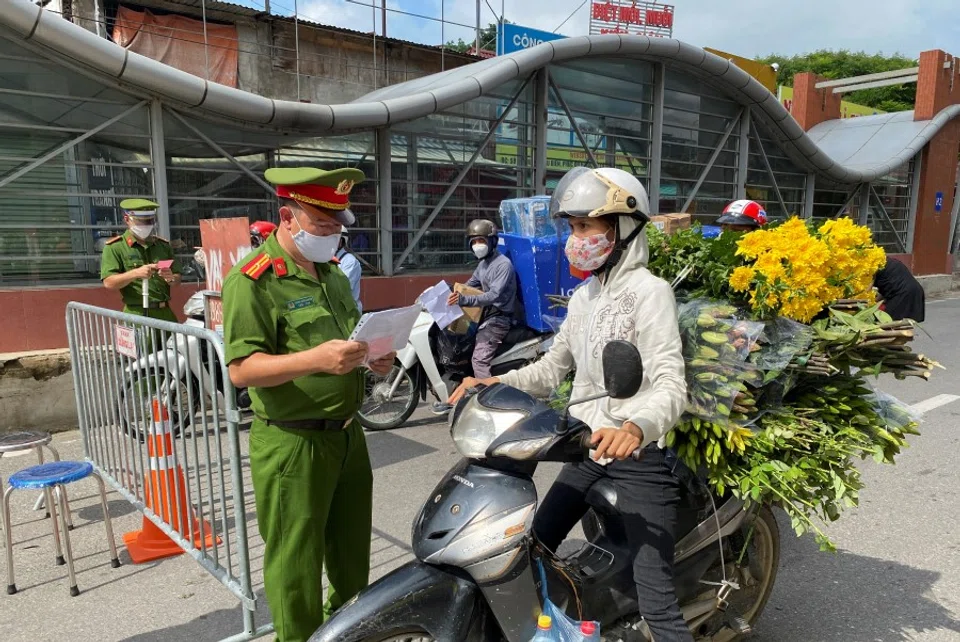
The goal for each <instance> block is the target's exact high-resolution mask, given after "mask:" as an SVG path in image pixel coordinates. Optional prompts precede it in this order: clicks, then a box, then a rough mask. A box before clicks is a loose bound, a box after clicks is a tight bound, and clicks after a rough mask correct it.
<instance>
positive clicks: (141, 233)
mask: <svg viewBox="0 0 960 642" xmlns="http://www.w3.org/2000/svg"><path fill="white" fill-rule="evenodd" d="M155 227H156V224H155V223H154V222H153V221H151V220H149V219H147V220H142V219H136V218H132V219H130V233H131V234H133V235H134V236H136V237H137V238H138V239H140V240H141V241H146V240H147V239H148V238H150V236H152V235H153V230H154V228H155Z"/></svg>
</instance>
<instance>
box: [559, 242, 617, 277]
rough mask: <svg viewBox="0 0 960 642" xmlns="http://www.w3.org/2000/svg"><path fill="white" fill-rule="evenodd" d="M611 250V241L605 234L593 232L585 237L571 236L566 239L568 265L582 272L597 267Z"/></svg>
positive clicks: (607, 256) (603, 261)
mask: <svg viewBox="0 0 960 642" xmlns="http://www.w3.org/2000/svg"><path fill="white" fill-rule="evenodd" d="M612 252H613V242H612V241H610V239H608V238H607V235H606V234H594V235H593V236H588V237H587V238H578V237H576V236H571V237H570V238H568V239H567V247H566V253H567V259H568V260H569V261H570V265H572V266H573V267H575V268H577V269H578V270H581V271H583V272H593V271H594V270H596V269H599V268H600V267H601V266H602V265H603V264H604V263H606V262H607V259H608V258H610V254H611V253H612Z"/></svg>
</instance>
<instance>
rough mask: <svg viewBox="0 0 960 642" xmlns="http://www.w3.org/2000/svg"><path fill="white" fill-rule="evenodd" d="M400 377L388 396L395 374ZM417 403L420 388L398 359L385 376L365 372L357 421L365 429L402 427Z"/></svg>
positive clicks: (395, 377)
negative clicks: (363, 390)
mask: <svg viewBox="0 0 960 642" xmlns="http://www.w3.org/2000/svg"><path fill="white" fill-rule="evenodd" d="M398 376H399V377H402V379H401V380H400V384H399V385H398V386H397V391H396V392H395V393H394V394H393V396H390V388H391V386H392V385H393V383H394V382H395V381H396V379H397V377H398ZM419 402H420V390H419V389H418V387H417V383H416V381H415V380H414V378H413V376H411V374H410V372H409V371H408V370H406V369H404V368H403V366H402V365H401V364H400V362H399V361H397V362H395V363H394V365H393V368H391V369H390V372H389V373H388V374H387V376H385V377H380V376H377V375H375V374H373V373H372V372H368V373H367V390H366V394H365V395H364V399H363V404H362V405H361V406H360V412H358V413H357V420H358V421H359V422H360V425H361V426H363V427H364V428H366V429H367V430H390V429H392V428H397V427H399V426H402V425H403V424H404V423H405V422H406V421H407V419H409V418H410V415H412V414H413V411H414V410H416V409H417V404H418V403H419Z"/></svg>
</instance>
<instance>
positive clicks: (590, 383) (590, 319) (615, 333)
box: [500, 217, 687, 463]
mask: <svg viewBox="0 0 960 642" xmlns="http://www.w3.org/2000/svg"><path fill="white" fill-rule="evenodd" d="M619 225H620V236H619V238H626V237H627V236H628V235H629V234H630V233H631V232H633V231H634V229H636V227H637V222H636V221H635V220H634V219H632V218H630V217H620V218H619ZM648 257H649V249H648V247H647V235H646V234H645V233H644V232H643V231H641V232H640V233H639V234H638V235H637V237H636V238H635V239H633V241H631V243H630V245H629V246H628V247H627V249H626V250H625V251H624V253H623V255H622V256H621V258H620V261H619V262H618V263H617V265H616V266H615V267H614V268H613V269H612V270H610V271H609V273H608V274H607V275H606V277H605V279H604V282H603V283H602V284H601V282H600V280H599V279H597V278H593V279H591V281H590V282H588V283H586V284H584V285H583V286H582V287H580V288H578V289H577V290H576V292H574V294H573V297H572V298H571V299H570V303H569V308H568V311H567V317H566V319H565V320H564V321H563V324H562V325H561V326H560V332H559V333H558V334H557V336H556V337H555V338H554V343H553V347H552V348H551V349H550V351H549V352H547V354H546V355H544V357H543V358H542V359H541V360H540V361H537V362H536V363H533V364H531V365H529V366H526V367H525V368H521V369H520V370H516V371H514V372H509V373H507V374H505V375H502V376H501V377H500V381H501V382H502V383H504V384H506V385H508V386H512V387H514V388H518V389H520V390H524V391H526V392H529V393H531V394H534V395H547V394H549V393H550V392H551V391H552V390H554V389H555V388H556V387H557V386H558V385H559V384H560V382H561V381H563V379H564V377H566V375H567V374H568V373H569V372H570V369H571V368H574V367H575V368H576V369H577V373H576V377H575V378H574V381H573V392H572V397H571V398H572V399H574V400H576V399H582V398H584V397H589V396H592V395H597V394H600V393H602V392H604V389H603V366H602V363H601V355H602V354H603V348H604V346H605V345H606V344H607V342H609V341H613V340H617V339H622V340H625V341H629V342H630V343H632V344H633V345H635V346H637V349H638V350H639V351H640V357H641V358H642V359H643V384H642V385H641V387H640V391H639V392H638V393H637V394H636V395H635V396H633V397H631V398H629V399H610V398H603V399H599V400H596V401H590V402H587V403H584V404H581V405H578V406H573V407H572V408H571V409H570V415H571V416H572V417H574V418H576V419H579V420H580V421H582V422H584V423H585V424H587V425H588V426H589V427H590V429H591V430H593V431H596V430H599V429H601V428H620V427H621V426H622V425H623V423H624V422H625V421H630V422H632V423H634V424H636V425H637V426H639V427H640V429H641V430H643V441H642V442H641V447H643V446H646V445H647V444H649V443H651V442H654V441H658V440H659V446H660V447H661V448H663V447H664V445H665V444H664V439H663V438H664V435H666V433H667V432H668V431H669V430H670V429H671V428H673V426H674V424H676V422H677V420H679V418H680V415H681V414H682V413H683V411H684V410H685V408H686V405H687V385H686V381H685V379H684V371H683V354H682V351H681V344H680V329H679V326H678V324H677V304H676V300H675V299H674V296H673V290H672V289H671V288H670V285H669V284H668V283H667V282H666V281H663V280H662V279H660V278H658V277H655V276H654V275H652V274H651V273H650V271H649V270H648V269H647V267H646V266H647V260H648ZM601 463H602V462H601Z"/></svg>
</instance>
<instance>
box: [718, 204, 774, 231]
mask: <svg viewBox="0 0 960 642" xmlns="http://www.w3.org/2000/svg"><path fill="white" fill-rule="evenodd" d="M766 223H767V212H766V210H764V209H763V206H762V205H760V203H758V202H756V201H734V202H732V203H730V204H729V205H727V206H726V207H725V208H723V214H722V215H721V216H720V218H718V219H717V224H718V225H719V226H720V229H722V230H723V231H724V232H728V231H730V232H753V231H754V230H758V229H760V228H761V227H763V226H764V225H766Z"/></svg>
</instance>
